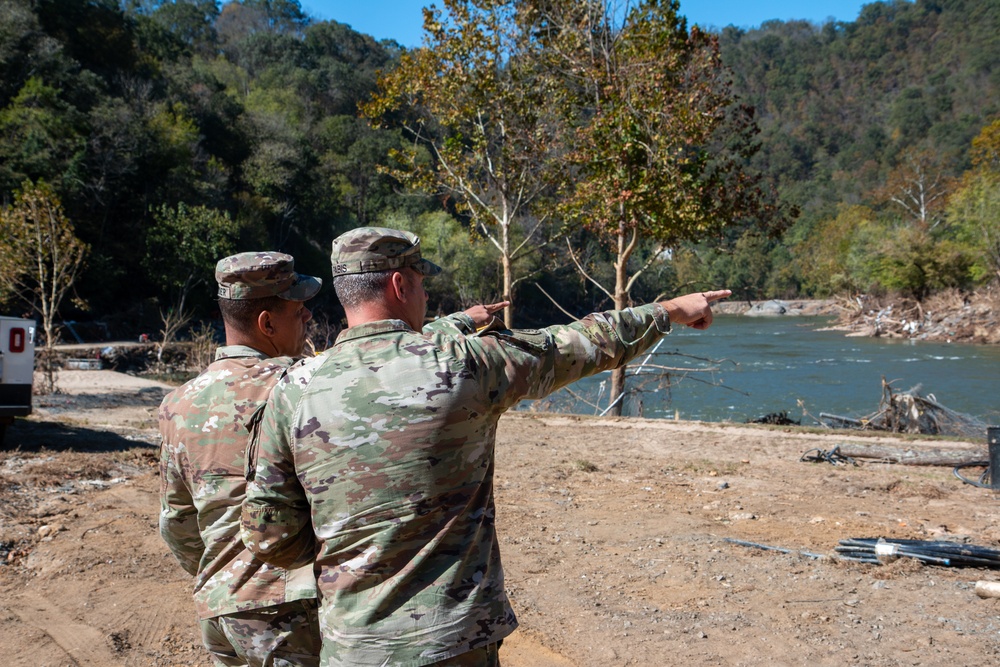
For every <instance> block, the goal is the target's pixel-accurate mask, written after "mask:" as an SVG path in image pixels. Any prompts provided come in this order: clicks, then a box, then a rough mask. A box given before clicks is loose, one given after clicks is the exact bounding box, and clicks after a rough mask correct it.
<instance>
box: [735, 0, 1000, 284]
mask: <svg viewBox="0 0 1000 667" xmlns="http://www.w3.org/2000/svg"><path fill="white" fill-rule="evenodd" d="M720 40H721V45H722V53H723V57H724V60H725V62H726V64H727V65H728V66H729V67H730V68H731V69H732V70H733V73H734V77H735V81H736V89H737V91H738V92H739V93H740V95H741V96H742V97H743V99H744V100H745V101H747V102H748V103H750V104H751V105H753V106H754V107H755V109H756V110H757V121H758V124H759V126H760V128H761V134H760V142H761V150H760V152H759V153H758V154H757V156H756V157H755V163H756V164H757V165H758V166H759V167H761V168H762V169H764V170H765V171H766V172H768V173H769V174H771V175H772V176H773V177H774V179H775V183H776V184H777V187H778V188H779V189H780V193H781V196H782V197H783V199H785V200H786V201H788V202H792V203H794V204H795V205H796V206H798V207H799V209H800V211H801V214H800V217H799V220H798V223H797V224H796V225H795V226H794V227H793V228H792V229H791V230H790V231H789V232H788V233H787V234H786V235H785V237H784V239H783V241H782V242H780V243H776V244H771V245H769V246H768V247H769V248H770V249H772V255H771V260H772V261H773V264H771V265H770V266H769V267H768V269H769V271H767V273H768V282H769V284H770V288H769V289H768V288H766V287H765V291H770V292H772V293H788V294H791V293H798V294H802V293H805V294H816V293H819V294H828V293H830V292H832V291H842V290H869V289H872V288H873V287H874V288H879V287H881V288H883V289H901V290H904V291H907V290H909V291H913V292H915V293H917V294H918V295H919V294H922V293H925V292H926V291H929V290H934V289H938V288H941V287H944V286H947V285H954V286H960V287H970V286H972V285H973V284H975V283H977V282H979V281H982V280H983V279H984V278H988V277H989V276H992V277H996V270H997V269H998V268H1000V265H998V264H997V262H996V257H997V251H998V249H1000V246H998V245H997V243H998V238H1000V237H998V231H1000V229H998V227H997V225H996V223H995V222H994V223H993V224H992V225H991V224H990V222H989V219H988V218H989V216H988V215H987V214H986V213H985V209H984V210H982V211H981V213H980V214H977V215H974V216H973V215H970V213H971V211H970V210H969V205H970V204H971V203H972V202H970V201H969V200H970V199H973V200H975V201H976V202H977V204H976V205H980V206H983V207H986V209H989V210H991V211H992V213H991V214H990V215H992V218H993V219H994V220H995V219H996V218H997V214H998V212H1000V209H997V208H996V207H997V204H998V203H1000V202H998V197H1000V193H997V192H996V181H995V180H992V179H995V176H996V170H997V166H998V165H997V162H996V152H997V149H998V148H1000V145H998V143H997V141H998V131H1000V130H998V126H997V125H996V121H997V119H998V118H1000V2H998V1H997V0H939V1H925V0H919V1H917V2H909V1H905V0H892V1H888V2H875V3H872V4H868V5H865V6H864V7H863V8H862V11H861V14H860V16H858V18H857V19H856V20H854V21H849V22H829V23H826V24H824V25H813V24H809V23H805V22H788V23H785V22H781V21H773V22H769V23H765V24H764V25H763V26H761V27H760V29H757V30H750V31H744V30H739V29H736V28H733V27H728V28H725V29H722V30H721V31H720ZM977 137H978V138H979V140H978V141H977V142H976V144H977V146H978V149H976V150H973V142H974V140H976V139H977ZM991 153H992V157H990V154H991ZM983 179H986V180H985V181H984V180H983ZM991 188H992V190H993V192H992V193H991V192H989V190H990V189H991ZM977 192H978V194H977ZM984 197H985V198H984ZM976 205H973V208H975V206H976ZM789 250H792V252H793V253H794V254H796V255H797V256H798V259H799V261H798V262H794V261H791V256H790V254H789V252H788V251H789ZM990 257H992V260H991V259H990ZM762 273H763V271H762ZM768 282H763V281H761V282H759V283H758V286H759V287H764V286H766V285H767V284H768Z"/></svg>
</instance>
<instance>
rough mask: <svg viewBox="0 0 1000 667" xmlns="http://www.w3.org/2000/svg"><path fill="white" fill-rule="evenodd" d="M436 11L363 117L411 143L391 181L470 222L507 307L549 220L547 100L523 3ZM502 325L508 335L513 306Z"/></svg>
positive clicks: (449, 2)
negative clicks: (497, 270) (493, 259)
mask: <svg viewBox="0 0 1000 667" xmlns="http://www.w3.org/2000/svg"><path fill="white" fill-rule="evenodd" d="M442 4H443V7H444V10H443V11H442V10H438V9H436V8H431V9H426V10H424V31H425V47H424V48H422V49H417V50H415V51H413V52H411V53H408V54H404V55H403V56H402V57H401V59H400V64H399V66H398V67H397V68H396V69H394V70H392V71H391V72H388V73H386V74H385V75H384V76H383V77H382V78H381V79H380V81H379V92H378V94H377V95H376V96H375V97H374V98H373V99H372V101H371V102H370V103H368V104H367V105H365V106H364V107H363V111H364V113H365V114H366V115H368V116H369V117H370V118H373V119H381V120H382V122H383V123H390V122H392V120H393V119H394V118H400V119H401V120H399V122H400V124H401V125H402V127H403V128H404V130H405V132H406V134H407V137H408V138H409V139H411V140H412V142H413V143H412V146H411V147H410V148H409V149H408V150H405V151H395V152H394V153H393V156H394V159H395V160H396V161H397V167H396V168H395V169H394V170H393V174H394V175H395V176H396V177H397V178H398V179H399V180H400V181H402V182H403V183H405V184H407V185H409V186H411V187H414V188H417V189H421V190H424V191H428V192H432V193H435V194H437V195H438V196H439V197H442V198H446V199H447V200H448V201H449V203H450V204H453V205H454V206H455V208H456V210H457V211H458V212H459V213H460V214H463V215H467V216H468V217H469V218H470V219H471V221H472V223H473V224H474V226H475V229H476V230H477V232H478V233H479V234H481V235H482V236H483V237H485V238H486V239H487V240H488V242H489V243H491V244H492V245H493V246H494V247H495V248H496V250H497V252H498V253H499V255H500V264H501V267H502V275H503V298H504V299H506V300H510V301H511V302H512V304H513V294H514V290H515V286H516V284H517V283H518V282H519V281H520V280H521V279H522V278H523V276H524V274H523V273H519V271H518V269H517V264H518V262H519V261H520V260H522V259H523V258H525V257H527V256H528V255H530V254H532V253H534V252H536V251H537V249H538V247H539V246H540V245H541V244H542V243H544V241H543V240H542V239H541V238H540V236H539V232H540V230H542V228H543V226H544V225H545V224H546V223H547V222H548V220H549V216H550V212H551V208H547V207H544V206H541V205H540V203H541V202H542V200H543V198H544V196H545V194H546V193H547V190H548V184H547V181H546V180H545V178H544V175H543V174H544V164H545V161H546V159H547V158H548V156H549V154H550V152H551V151H552V150H554V145H553V143H552V137H551V127H550V126H549V125H547V123H546V118H545V113H546V110H547V108H548V106H547V97H546V90H545V88H544V86H543V85H541V83H542V82H541V80H540V79H539V78H538V76H537V70H536V69H535V64H536V53H535V48H536V47H537V43H536V42H534V41H533V39H532V33H531V32H530V30H526V29H525V22H524V17H523V16H521V15H520V13H521V12H523V11H526V10H527V8H528V6H529V5H530V3H520V2H514V1H513V0H497V1H494V0H443V2H442ZM428 153H429V156H428ZM428 157H429V158H430V159H428ZM504 319H505V321H506V323H507V325H508V326H513V322H514V306H513V305H511V306H510V307H508V308H507V309H506V311H505V313H504Z"/></svg>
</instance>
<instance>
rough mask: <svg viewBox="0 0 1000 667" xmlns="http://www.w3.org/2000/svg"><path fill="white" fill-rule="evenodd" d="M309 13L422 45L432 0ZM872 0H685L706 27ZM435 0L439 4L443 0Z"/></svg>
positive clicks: (686, 9) (324, 0) (319, 1)
mask: <svg viewBox="0 0 1000 667" xmlns="http://www.w3.org/2000/svg"><path fill="white" fill-rule="evenodd" d="M299 1H300V3H301V5H302V9H303V10H305V12H306V13H307V14H309V15H310V16H313V17H316V18H318V19H323V20H334V21H339V22H341V23H346V24H348V25H350V26H351V27H352V28H354V29H355V30H357V31H358V32H363V33H366V34H368V35H372V36H373V37H375V38H376V39H395V40H396V41H397V42H399V43H400V44H402V45H403V46H411V47H412V46H419V45H420V42H421V39H422V36H423V14H422V13H421V8H423V7H424V6H426V5H431V4H435V1H434V0H299ZM869 2H871V0H867V1H865V0H811V2H808V1H807V2H803V1H802V0H681V14H683V15H684V16H686V17H687V18H688V23H689V24H692V23H697V24H699V25H701V26H704V27H712V26H715V27H719V28H721V27H725V26H727V25H730V24H732V25H736V26H740V27H744V28H752V27H756V26H759V25H760V24H761V23H763V22H764V21H768V20H771V19H781V20H782V21H787V20H789V19H806V20H809V21H813V22H815V23H822V22H824V21H826V20H827V19H828V18H831V17H832V18H834V19H835V20H837V21H853V20H854V19H856V18H857V17H858V12H860V11H861V7H862V6H863V5H866V4H869ZM436 4H438V5H440V4H441V3H440V2H437V3H436Z"/></svg>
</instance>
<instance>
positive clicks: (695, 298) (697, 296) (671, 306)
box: [660, 289, 733, 329]
mask: <svg viewBox="0 0 1000 667" xmlns="http://www.w3.org/2000/svg"><path fill="white" fill-rule="evenodd" d="M732 293H733V292H732V290H727V289H720V290H713V291H710V292H696V293H694V294H685V295H684V296H678V297H675V298H673V299H670V300H669V301H661V302H660V304H661V305H662V306H663V307H664V308H666V309H667V314H668V315H669V316H670V321H671V322H676V323H677V324H686V325H687V326H689V327H691V328H692V329H707V328H708V327H709V326H711V324H712V304H713V303H715V302H716V301H720V300H722V299H725V298H726V297H728V296H729V295H731V294H732Z"/></svg>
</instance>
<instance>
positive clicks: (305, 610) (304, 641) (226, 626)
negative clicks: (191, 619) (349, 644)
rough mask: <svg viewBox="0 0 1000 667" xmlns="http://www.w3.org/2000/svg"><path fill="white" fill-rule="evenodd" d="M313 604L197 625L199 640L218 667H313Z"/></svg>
mask: <svg viewBox="0 0 1000 667" xmlns="http://www.w3.org/2000/svg"><path fill="white" fill-rule="evenodd" d="M316 606H317V605H316V600H300V601H297V602H286V603H285V604H281V605H277V606H274V607H265V608H263V609H254V610H252V611H245V612H240V613H237V614H226V615H225V616H216V617H215V618H206V619H203V620H202V621H201V640H202V643H203V644H204V645H205V648H206V649H208V652H209V653H211V654H212V659H213V660H214V661H215V664H216V665H219V666H220V667H300V666H301V667H316V666H317V665H319V649H320V633H319V616H318V613H317V609H316Z"/></svg>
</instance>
